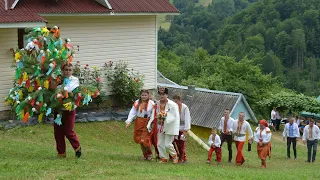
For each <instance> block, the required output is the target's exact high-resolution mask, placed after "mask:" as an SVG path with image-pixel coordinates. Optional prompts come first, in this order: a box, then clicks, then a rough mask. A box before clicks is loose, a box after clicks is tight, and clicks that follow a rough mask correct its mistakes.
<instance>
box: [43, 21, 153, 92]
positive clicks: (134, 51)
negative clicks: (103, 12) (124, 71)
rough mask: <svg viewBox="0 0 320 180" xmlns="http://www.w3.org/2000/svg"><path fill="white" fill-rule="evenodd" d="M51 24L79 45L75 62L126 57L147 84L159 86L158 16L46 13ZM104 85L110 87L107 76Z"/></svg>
mask: <svg viewBox="0 0 320 180" xmlns="http://www.w3.org/2000/svg"><path fill="white" fill-rule="evenodd" d="M44 18H45V19H46V20H47V21H48V25H47V26H48V27H53V26H59V27H60V31H61V35H60V36H61V37H62V38H69V39H71V44H72V45H73V46H75V47H76V46H77V45H79V47H80V48H79V49H80V51H76V57H75V58H74V59H73V61H74V63H75V62H76V61H80V62H81V64H82V65H85V64H89V65H90V66H102V65H103V64H104V63H105V62H109V61H110V60H111V61H113V62H114V63H116V62H118V61H120V60H123V61H126V62H128V65H129V68H130V69H134V70H135V71H138V72H139V73H141V74H143V75H144V88H148V89H153V88H156V70H157V67H156V66H157V63H156V61H157V52H156V47H157V36H156V35H157V31H156V16H155V15H152V16H91V17H88V16H87V17H85V16H77V17H72V16H68V17H52V16H48V17H44ZM104 85H105V86H104V89H105V90H108V88H107V86H106V85H107V82H106V81H105V80H104Z"/></svg>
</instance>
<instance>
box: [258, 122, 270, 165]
mask: <svg viewBox="0 0 320 180" xmlns="http://www.w3.org/2000/svg"><path fill="white" fill-rule="evenodd" d="M254 141H256V142H257V152H258V156H259V158H260V159H261V167H262V168H266V166H267V165H266V158H267V156H269V158H271V142H270V141H271V131H270V129H269V127H268V123H267V121H266V120H260V123H259V127H257V129H256V131H255V133H254Z"/></svg>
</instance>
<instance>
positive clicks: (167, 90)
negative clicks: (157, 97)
mask: <svg viewBox="0 0 320 180" xmlns="http://www.w3.org/2000/svg"><path fill="white" fill-rule="evenodd" d="M162 93H164V94H168V93H169V89H168V88H164V90H162V91H160V88H159V89H158V94H162Z"/></svg>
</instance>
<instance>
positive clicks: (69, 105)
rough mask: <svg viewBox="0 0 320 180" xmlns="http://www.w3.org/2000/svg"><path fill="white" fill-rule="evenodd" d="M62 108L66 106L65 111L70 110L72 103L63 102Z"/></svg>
mask: <svg viewBox="0 0 320 180" xmlns="http://www.w3.org/2000/svg"><path fill="white" fill-rule="evenodd" d="M63 106H64V108H66V110H67V111H71V110H72V104H71V102H68V103H65V104H63Z"/></svg>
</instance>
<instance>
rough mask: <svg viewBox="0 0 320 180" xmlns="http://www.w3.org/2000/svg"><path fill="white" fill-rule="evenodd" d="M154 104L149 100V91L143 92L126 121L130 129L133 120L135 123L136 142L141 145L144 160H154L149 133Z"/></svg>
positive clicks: (134, 136) (134, 137)
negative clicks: (148, 126) (148, 127)
mask: <svg viewBox="0 0 320 180" xmlns="http://www.w3.org/2000/svg"><path fill="white" fill-rule="evenodd" d="M153 106H154V103H153V101H152V100H149V91H148V90H141V91H140V98H139V100H136V101H135V102H134V104H133V106H132V108H131V110H130V113H129V116H128V119H127V120H126V128H128V127H129V126H130V124H131V122H132V121H133V120H135V122H134V135H133V139H134V142H136V143H137V144H140V146H141V150H142V153H143V159H144V160H148V161H150V160H152V150H151V134H150V133H149V132H148V129H147V124H148V122H149V119H150V116H151V114H152V110H153Z"/></svg>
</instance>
